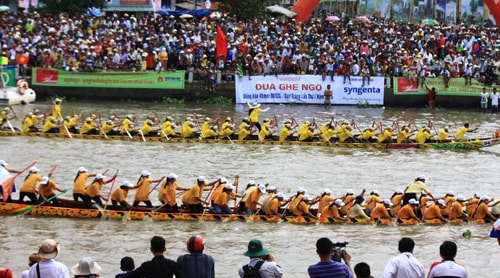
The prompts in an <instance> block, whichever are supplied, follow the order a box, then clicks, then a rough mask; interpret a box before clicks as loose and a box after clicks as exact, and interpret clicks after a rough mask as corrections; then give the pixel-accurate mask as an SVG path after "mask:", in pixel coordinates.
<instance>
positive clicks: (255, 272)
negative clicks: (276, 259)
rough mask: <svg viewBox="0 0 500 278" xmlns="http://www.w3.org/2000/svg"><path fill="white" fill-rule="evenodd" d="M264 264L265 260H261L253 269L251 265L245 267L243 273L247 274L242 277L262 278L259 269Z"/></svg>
mask: <svg viewBox="0 0 500 278" xmlns="http://www.w3.org/2000/svg"><path fill="white" fill-rule="evenodd" d="M263 263H264V261H263V260H260V261H259V262H258V263H256V264H255V266H253V267H251V266H250V265H248V264H247V265H244V266H243V271H244V272H245V273H244V274H243V276H242V277H244V278H261V277H262V276H260V273H259V269H260V267H261V266H262V264H263Z"/></svg>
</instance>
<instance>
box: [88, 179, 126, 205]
mask: <svg viewBox="0 0 500 278" xmlns="http://www.w3.org/2000/svg"><path fill="white" fill-rule="evenodd" d="M117 175H118V171H116V174H115V175H114V176H113V177H112V178H111V179H109V180H106V177H105V176H104V175H103V174H97V175H96V176H95V178H94V181H93V182H92V183H91V184H90V185H89V186H87V188H85V198H84V200H85V205H86V206H87V207H91V206H92V201H94V202H95V203H96V205H97V206H99V207H100V208H102V207H103V204H102V201H101V199H103V200H105V201H106V198H105V197H104V196H102V194H101V190H102V186H103V185H106V184H108V183H110V182H112V181H114V180H115V179H116V176H117Z"/></svg>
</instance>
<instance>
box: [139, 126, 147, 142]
mask: <svg viewBox="0 0 500 278" xmlns="http://www.w3.org/2000/svg"><path fill="white" fill-rule="evenodd" d="M139 134H140V135H141V137H142V141H144V142H146V138H144V133H142V130H140V129H139Z"/></svg>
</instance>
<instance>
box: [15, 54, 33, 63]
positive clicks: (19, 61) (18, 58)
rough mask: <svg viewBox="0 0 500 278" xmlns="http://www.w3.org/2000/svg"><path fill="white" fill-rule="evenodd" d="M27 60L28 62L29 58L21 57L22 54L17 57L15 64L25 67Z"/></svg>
mask: <svg viewBox="0 0 500 278" xmlns="http://www.w3.org/2000/svg"><path fill="white" fill-rule="evenodd" d="M29 60H30V57H28V56H26V55H23V54H19V55H17V63H18V64H19V65H27V64H28V62H29Z"/></svg>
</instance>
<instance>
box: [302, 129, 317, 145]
mask: <svg viewBox="0 0 500 278" xmlns="http://www.w3.org/2000/svg"><path fill="white" fill-rule="evenodd" d="M315 135H316V134H315V133H314V126H309V127H308V128H307V129H306V130H305V131H304V132H302V134H301V135H300V136H299V141H301V142H312V141H313V140H314V136H315Z"/></svg>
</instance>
